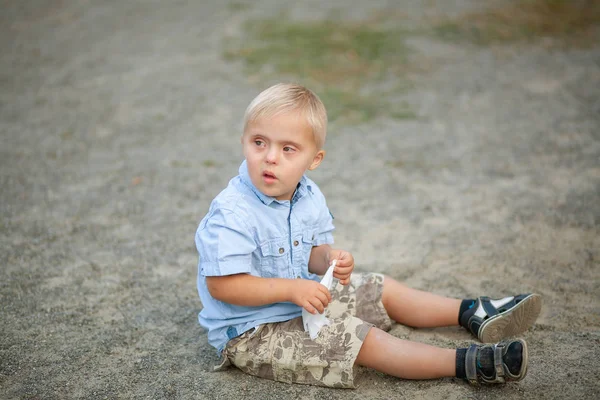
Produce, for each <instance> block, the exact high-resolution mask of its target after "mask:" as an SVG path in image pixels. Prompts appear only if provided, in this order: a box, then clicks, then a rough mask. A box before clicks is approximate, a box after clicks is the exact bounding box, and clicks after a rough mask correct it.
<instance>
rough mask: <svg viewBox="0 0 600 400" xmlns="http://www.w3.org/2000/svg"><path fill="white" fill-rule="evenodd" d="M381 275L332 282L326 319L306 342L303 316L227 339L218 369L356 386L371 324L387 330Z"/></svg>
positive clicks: (288, 381) (295, 380)
mask: <svg viewBox="0 0 600 400" xmlns="http://www.w3.org/2000/svg"><path fill="white" fill-rule="evenodd" d="M382 293H383V275H381V274H353V275H352V277H351V281H350V284H349V285H346V286H343V285H340V284H339V282H337V284H336V286H335V287H334V288H333V290H332V291H331V295H332V301H331V303H330V304H329V306H328V307H327V309H326V316H327V318H329V320H330V321H331V324H330V325H329V326H325V327H323V328H322V329H321V331H320V332H319V335H318V336H317V338H316V339H315V340H311V338H310V336H309V335H308V332H305V331H304V327H303V325H302V318H301V317H299V318H295V319H292V320H289V321H285V322H276V323H269V324H264V325H260V326H259V327H258V328H256V329H255V330H251V331H248V332H246V333H244V334H242V335H240V336H238V337H236V338H234V339H232V340H230V341H229V342H228V343H227V346H226V347H225V349H224V350H223V356H224V360H223V363H222V364H221V365H220V366H219V367H217V368H216V370H220V369H222V368H223V367H226V366H227V365H230V364H233V365H235V366H236V367H238V368H239V369H241V370H242V371H244V372H246V373H248V374H251V375H255V376H259V377H261V378H267V379H273V380H276V381H280V382H287V383H292V382H293V383H303V384H312V385H320V386H329V387H338V388H353V387H355V377H356V368H354V362H355V361H356V357H357V356H358V352H359V351H360V348H361V346H362V342H363V340H364V339H365V337H366V336H367V333H368V332H369V329H371V327H372V326H373V325H375V326H377V327H378V328H380V329H383V330H386V331H387V330H389V329H390V328H391V320H390V318H389V317H388V315H387V312H386V311H385V308H384V307H383V303H382V302H381V296H382Z"/></svg>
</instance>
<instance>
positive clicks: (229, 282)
mask: <svg viewBox="0 0 600 400" xmlns="http://www.w3.org/2000/svg"><path fill="white" fill-rule="evenodd" d="M206 285H207V287H208V291H209V292H210V295H211V296H212V297H214V298H215V299H217V300H220V301H223V302H225V303H230V304H235V305H238V306H262V305H265V304H272V303H280V302H286V301H289V302H292V303H294V304H296V305H298V306H300V307H303V308H304V309H306V311H308V312H310V313H312V314H316V313H317V312H319V313H322V312H323V310H324V309H325V307H327V305H328V304H329V302H330V301H331V294H330V293H329V290H327V288H326V287H325V286H323V285H321V284H320V283H319V282H315V281H311V280H307V279H283V278H261V277H257V276H253V275H249V274H235V275H226V276H207V277H206Z"/></svg>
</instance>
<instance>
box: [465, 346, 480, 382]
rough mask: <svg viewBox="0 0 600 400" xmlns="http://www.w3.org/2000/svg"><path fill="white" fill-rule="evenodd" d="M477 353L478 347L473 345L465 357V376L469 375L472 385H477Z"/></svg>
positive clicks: (468, 378)
mask: <svg viewBox="0 0 600 400" xmlns="http://www.w3.org/2000/svg"><path fill="white" fill-rule="evenodd" d="M477 352H478V346H477V345H476V344H472V345H471V346H469V348H468V349H467V354H466V356H465V374H466V375H467V380H468V381H469V383H471V384H476V383H477Z"/></svg>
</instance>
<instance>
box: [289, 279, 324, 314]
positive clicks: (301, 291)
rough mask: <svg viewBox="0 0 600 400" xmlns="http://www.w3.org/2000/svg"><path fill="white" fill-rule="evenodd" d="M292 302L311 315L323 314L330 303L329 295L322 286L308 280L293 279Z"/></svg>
mask: <svg viewBox="0 0 600 400" xmlns="http://www.w3.org/2000/svg"><path fill="white" fill-rule="evenodd" d="M293 282H294V285H293V289H292V302H293V303H294V304H296V305H299V306H300V307H302V308H304V309H305V310H306V311H308V312H309V313H311V314H316V313H317V312H319V313H320V314H323V311H325V307H327V305H328V304H329V302H330V301H331V294H330V293H329V290H327V288H326V287H325V286H324V285H321V284H320V283H319V282H315V281H311V280H308V279H294V280H293Z"/></svg>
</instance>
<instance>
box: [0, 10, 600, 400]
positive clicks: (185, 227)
mask: <svg viewBox="0 0 600 400" xmlns="http://www.w3.org/2000/svg"><path fill="white" fill-rule="evenodd" d="M101 3H102V4H101V5H99V3H98V2H92V1H78V2H75V1H67V0H65V1H58V0H57V1H51V2H38V1H23V2H10V1H1V2H0V8H1V9H2V13H0V50H1V53H0V54H1V55H0V187H1V190H0V299H1V308H0V321H1V324H0V398H2V399H12V398H44V399H47V398H86V399H90V398H142V397H143V398H209V399H221V398H222V399H237V398H246V397H248V398H250V396H252V398H255V399H297V398H300V399H344V400H348V399H365V398H368V399H371V398H373V399H375V398H381V399H389V398H431V399H463V398H477V399H478V398H486V399H487V398H490V399H492V398H499V399H500V398H501V399H517V398H528V399H542V398H544V399H546V398H560V399H562V398H577V399H581V398H590V399H591V398H596V397H597V395H598V393H599V392H600V384H599V379H600V350H599V349H600V300H599V297H598V293H600V89H599V88H600V47H599V45H598V43H600V41H596V42H595V43H596V44H595V45H591V46H587V47H577V46H567V47H564V46H554V45H552V39H548V40H546V41H540V42H534V43H533V44H527V43H525V44H523V43H518V44H503V43H497V44H492V45H486V46H477V45H473V44H469V43H464V42H461V41H445V40H442V39H439V38H438V37H436V36H433V35H429V34H417V35H412V36H411V37H409V38H407V39H406V44H407V46H408V47H409V48H410V51H411V53H410V54H411V55H410V57H412V58H411V59H412V60H413V63H414V65H418V66H419V67H420V68H414V69H411V70H410V71H408V72H407V75H406V76H405V77H404V78H403V79H405V80H406V81H408V83H409V85H408V87H409V89H407V90H402V91H399V92H397V93H393V94H391V95H389V96H388V100H389V102H390V103H391V104H392V106H393V105H394V104H398V105H399V104H403V107H405V108H407V109H409V110H411V113H413V114H414V117H410V118H405V117H406V116H405V117H403V118H401V119H398V118H392V117H389V116H388V115H385V113H384V115H378V116H375V117H373V118H371V119H368V120H364V121H362V122H360V123H358V122H357V123H342V122H339V123H336V122H334V124H332V128H331V130H330V136H329V138H328V143H327V150H328V155H327V159H326V161H325V163H324V165H323V166H322V168H320V169H319V170H317V171H315V173H314V174H313V175H311V177H312V178H313V179H315V180H316V181H317V182H318V183H319V185H320V187H321V188H322V190H323V192H324V193H325V194H326V196H327V198H328V201H329V206H330V208H331V210H332V212H333V214H334V215H335V217H336V219H335V222H336V227H337V231H336V243H337V244H338V246H340V247H343V248H347V249H349V250H351V251H352V252H353V254H354V256H355V258H356V260H357V263H358V265H359V269H360V270H365V271H366V270H379V271H383V272H385V273H387V274H389V275H391V276H392V277H394V278H397V279H400V280H404V281H406V282H407V283H409V284H411V285H413V286H415V287H418V288H422V289H426V290H432V291H435V292H437V293H440V294H444V295H450V296H457V297H461V296H465V295H467V296H476V295H480V294H489V295H491V296H500V295H504V294H509V293H513V292H527V291H535V292H538V293H541V294H542V295H543V296H544V302H545V304H544V309H543V312H542V315H541V317H540V319H539V320H538V323H537V324H536V325H535V327H534V328H533V329H532V330H531V331H529V332H528V333H527V334H526V335H524V336H525V338H526V339H527V341H528V343H529V346H530V353H531V354H530V357H531V361H530V372H529V376H528V377H527V379H526V380H525V381H523V382H521V383H520V384H513V385H507V386H505V387H502V388H500V387H494V388H472V387H469V386H467V385H465V384H462V383H459V382H456V380H453V379H447V380H441V381H425V382H410V381H403V380H398V379H395V378H391V377H386V376H382V375H380V374H377V373H374V372H372V371H366V370H365V371H363V372H362V384H361V386H360V388H359V389H358V390H355V391H342V390H330V389H323V388H316V387H304V386H296V385H285V384H279V383H274V382H270V381H265V380H260V379H256V378H252V377H249V376H246V375H244V374H242V373H241V372H239V371H236V370H232V371H230V372H226V373H218V374H216V373H212V372H210V368H211V365H212V364H214V363H215V362H216V361H217V356H216V354H215V352H214V350H213V349H212V348H211V347H209V345H208V344H207V341H206V334H205V333H204V332H203V331H202V329H201V328H200V327H199V326H198V324H197V319H196V316H197V313H198V312H199V310H200V309H201V304H200V301H199V299H198V297H197V293H196V289H195V279H196V262H197V260H196V251H195V248H194V245H193V235H194V232H195V229H196V226H197V223H198V221H199V220H200V219H201V218H202V216H203V215H204V213H205V212H206V211H207V209H208V205H209V203H210V200H211V199H212V198H213V197H214V196H215V195H216V194H217V193H218V192H219V191H220V190H221V189H222V188H223V187H224V186H225V185H226V183H227V181H228V180H229V179H230V178H231V177H232V176H233V175H235V173H236V171H237V168H238V165H239V163H240V161H241V151H240V148H239V146H238V143H239V134H240V125H241V117H242V114H243V110H244V108H245V106H246V105H247V103H248V102H249V101H250V100H251V99H252V97H253V96H254V95H256V94H257V93H258V91H259V90H260V89H261V88H262V87H263V85H264V84H265V81H264V76H263V77H258V78H257V76H255V75H253V74H252V73H249V72H248V71H247V70H246V69H245V68H244V66H243V64H242V63H241V62H240V61H227V60H226V57H224V50H223V48H224V46H226V44H227V43H228V40H236V39H240V38H243V37H244V35H245V34H246V33H245V29H246V28H245V26H246V25H244V24H245V22H246V21H255V20H256V19H259V18H266V17H268V16H278V15H282V14H281V13H284V14H283V15H285V18H291V19H294V20H299V21H315V20H319V19H322V18H325V17H328V16H331V15H332V14H334V15H336V18H338V19H339V21H357V20H361V19H362V18H364V16H365V15H372V14H377V13H380V14H381V13H382V12H383V13H384V14H385V13H388V14H390V15H400V16H402V18H403V21H405V22H406V21H408V22H406V23H407V25H411V24H412V28H413V29H414V28H415V27H419V26H420V24H421V22H420V21H423V18H424V17H427V18H429V17H433V18H436V17H439V16H442V15H446V16H447V15H450V16H457V15H458V16H459V15H462V14H464V13H466V12H469V11H474V10H475V11H476V10H478V9H479V8H480V7H481V6H480V5H478V4H479V2H475V1H454V2H451V3H452V5H450V4H449V3H450V2H436V1H423V2H416V1H415V2H410V4H411V5H410V7H408V6H407V7H403V8H400V7H399V6H394V5H393V4H389V3H388V2H385V1H378V2H368V5H367V4H361V3H358V2H357V4H354V5H353V6H352V7H344V5H345V4H346V2H341V1H339V2H328V3H327V4H328V6H327V9H324V8H318V9H315V7H317V3H315V2H309V1H305V2H299V1H294V2H287V3H286V4H282V2H279V1H260V2H253V3H252V4H247V3H241V2H240V3H235V2H231V3H222V2H217V1H214V2H194V1H173V2H158V1H141V0H139V1H133V0H131V1H126V2H119V1H105V2H101ZM365 3H367V2H365ZM390 3H393V2H390ZM407 3H408V2H407ZM394 4H395V3H394ZM319 7H321V6H319ZM393 7H396V8H395V9H393V10H392V9H390V8H393ZM478 7H479V8H478ZM281 18H283V17H281ZM388 22H389V21H388ZM595 32H596V33H598V32H599V31H598V30H596V31H595ZM263 72H264V71H263ZM267 72H268V71H267ZM277 79H280V78H278V77H277V76H276V75H273V77H272V78H271V80H273V81H275V80H277ZM396 80H397V77H395V76H394V75H392V76H387V77H386V78H385V79H384V80H382V81H379V83H378V84H376V83H373V84H368V85H367V86H365V88H364V89H365V91H367V92H368V91H371V92H372V93H375V94H377V93H378V92H379V90H380V88H381V87H386V86H394V85H395V84H396V83H397V82H396ZM332 106H333V105H332ZM392 334H394V335H396V336H398V337H402V338H407V339H411V340H417V341H422V342H426V343H432V344H436V345H440V346H445V347H456V346H463V345H466V344H468V343H470V341H471V338H470V337H469V335H468V334H467V333H466V332H465V331H463V330H461V329H458V328H447V329H437V330H414V329H410V328H406V327H403V326H399V325H398V326H396V327H394V328H393V330H392Z"/></svg>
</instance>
